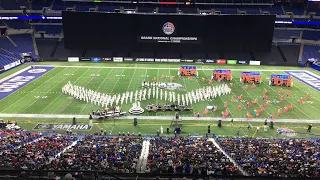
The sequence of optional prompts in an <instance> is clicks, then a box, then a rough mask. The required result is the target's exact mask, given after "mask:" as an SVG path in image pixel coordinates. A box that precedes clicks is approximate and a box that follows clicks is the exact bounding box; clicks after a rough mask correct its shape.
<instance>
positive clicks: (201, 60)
mask: <svg viewBox="0 0 320 180" xmlns="http://www.w3.org/2000/svg"><path fill="white" fill-rule="evenodd" d="M203 61H204V60H203V59H197V60H195V61H194V62H195V63H203Z"/></svg>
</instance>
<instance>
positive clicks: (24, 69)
mask: <svg viewBox="0 0 320 180" xmlns="http://www.w3.org/2000/svg"><path fill="white" fill-rule="evenodd" d="M30 68H31V66H28V67H26V68H23V69H21V70H20V71H17V72H15V73H13V74H11V75H9V76H6V77H4V78H2V79H1V80H0V83H2V82H3V81H6V80H8V79H10V78H12V77H14V76H17V75H19V74H20V73H22V72H24V71H26V70H28V69H30Z"/></svg>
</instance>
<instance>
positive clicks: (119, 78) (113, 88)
mask: <svg viewBox="0 0 320 180" xmlns="http://www.w3.org/2000/svg"><path fill="white" fill-rule="evenodd" d="M123 72H124V69H122V72H121V75H122V73H123ZM120 79H121V78H120V77H119V78H118V79H117V81H116V83H115V84H114V85H113V88H112V89H111V91H110V92H111V93H112V92H113V90H114V88H115V87H116V85H117V84H118V82H119V80H120ZM119 94H120V93H119Z"/></svg>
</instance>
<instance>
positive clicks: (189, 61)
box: [180, 59, 194, 63]
mask: <svg viewBox="0 0 320 180" xmlns="http://www.w3.org/2000/svg"><path fill="white" fill-rule="evenodd" d="M180 62H185V63H193V62H194V60H193V59H180Z"/></svg>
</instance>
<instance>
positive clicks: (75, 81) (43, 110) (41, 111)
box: [40, 68, 89, 114]
mask: <svg viewBox="0 0 320 180" xmlns="http://www.w3.org/2000/svg"><path fill="white" fill-rule="evenodd" d="M78 69H79V68H78ZM78 69H76V70H75V71H74V72H76V71H77V70H78ZM88 70H89V69H88ZM88 70H87V71H86V72H84V73H83V74H85V73H87V72H88ZM67 77H68V76H67ZM80 77H81V76H79V78H80ZM79 78H78V79H79ZM65 79H66V78H65ZM65 79H64V80H65ZM78 79H76V81H75V82H77V81H78ZM60 83H61V81H60ZM61 95H63V93H61V92H60V94H59V95H58V96H57V97H56V98H55V99H54V100H53V101H52V102H51V103H50V104H48V105H47V106H46V107H45V108H44V109H43V110H42V111H41V112H40V114H41V113H42V112H44V111H45V110H46V109H47V108H48V107H49V106H50V105H51V104H52V103H54V102H55V101H56V100H57V99H58V98H59V97H60V96H61Z"/></svg>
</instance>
